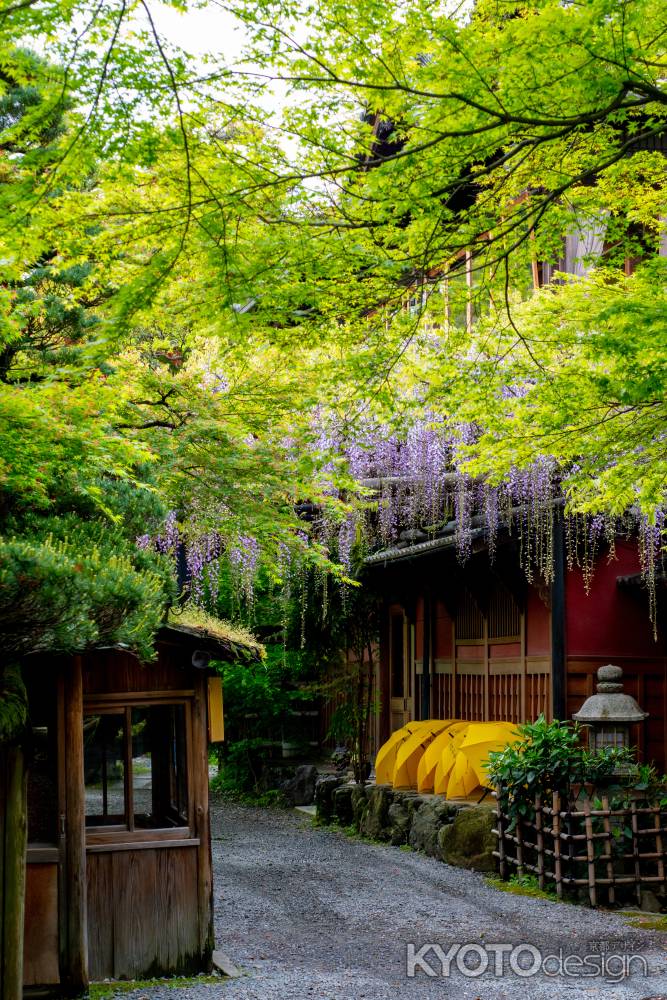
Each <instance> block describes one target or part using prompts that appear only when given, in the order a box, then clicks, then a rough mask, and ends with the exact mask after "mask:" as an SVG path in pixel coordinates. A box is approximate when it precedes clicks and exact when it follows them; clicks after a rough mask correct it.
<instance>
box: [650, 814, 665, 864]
mask: <svg viewBox="0 0 667 1000" xmlns="http://www.w3.org/2000/svg"><path fill="white" fill-rule="evenodd" d="M653 823H654V825H655V853H656V854H657V855H658V878H659V879H660V881H661V882H664V881H665V852H664V849H663V845H662V832H661V829H660V806H656V807H655V812H654V814H653Z"/></svg>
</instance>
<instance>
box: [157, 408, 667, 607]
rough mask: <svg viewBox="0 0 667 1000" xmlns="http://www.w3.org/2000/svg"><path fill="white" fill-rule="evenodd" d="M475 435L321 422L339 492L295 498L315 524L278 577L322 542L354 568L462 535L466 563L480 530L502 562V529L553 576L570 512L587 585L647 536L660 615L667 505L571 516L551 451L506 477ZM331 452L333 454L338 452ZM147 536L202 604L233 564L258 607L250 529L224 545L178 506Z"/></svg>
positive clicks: (530, 562) (240, 585)
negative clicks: (607, 561)
mask: <svg viewBox="0 0 667 1000" xmlns="http://www.w3.org/2000/svg"><path fill="white" fill-rule="evenodd" d="M319 416H321V415H318V417H319ZM475 433H476V431H475V428H474V427H471V426H465V425H452V424H446V423H445V422H444V421H442V420H438V419H435V418H429V419H428V420H423V421H421V422H419V423H415V424H413V425H412V426H411V427H410V428H409V429H407V431H406V432H405V433H404V434H399V433H396V432H395V431H391V430H390V429H388V428H387V427H382V426H375V427H370V426H366V427H363V426H362V427H360V428H357V430H356V432H355V434H354V436H351V435H350V433H349V431H347V432H346V434H345V435H343V434H342V433H340V432H337V431H336V430H335V429H333V430H332V428H331V426H330V425H328V426H326V428H325V429H323V430H319V431H318V434H317V435H316V436H315V437H314V445H313V448H314V450H315V451H317V453H318V455H319V456H320V458H322V457H324V460H323V461H322V462H321V466H320V467H321V469H322V470H323V475H324V477H325V480H326V482H325V485H324V487H323V488H322V490H321V494H323V495H326V496H327V497H328V498H329V499H331V500H333V501H334V502H331V503H329V502H328V503H327V504H321V505H319V506H318V504H317V503H315V504H313V503H312V502H308V503H306V502H304V503H303V504H301V505H299V506H298V507H297V508H296V512H297V513H298V514H301V515H303V512H304V511H306V510H307V511H308V523H307V525H306V524H305V523H304V522H299V521H298V519H295V524H296V525H303V527H301V526H295V532H294V542H295V546H294V551H292V550H291V549H290V547H289V545H286V544H284V543H281V545H280V551H279V552H278V554H277V556H276V554H275V553H274V565H275V566H277V568H278V576H279V577H280V578H282V579H283V580H284V581H287V580H288V578H289V576H290V574H292V575H293V573H294V572H295V567H296V566H298V565H300V564H301V563H300V561H299V560H298V559H296V560H295V559H294V552H296V551H297V550H298V551H301V552H302V551H303V550H304V548H306V547H307V545H308V544H311V545H312V543H313V542H316V543H317V544H318V545H319V546H320V547H321V549H323V550H324V551H325V552H328V553H329V555H330V558H331V559H332V560H333V561H334V562H336V563H338V564H339V565H340V566H342V568H343V570H344V572H345V573H346V574H348V575H350V574H352V572H353V569H354V567H353V562H354V559H355V557H356V556H358V555H359V553H360V552H361V553H362V554H366V555H367V554H369V553H372V552H374V551H378V550H379V551H383V550H387V549H391V548H392V547H394V546H397V545H398V546H401V547H405V546H407V545H411V544H415V543H419V542H422V541H428V540H429V539H435V538H438V537H443V536H452V537H453V540H454V544H455V548H456V552H457V555H458V558H459V560H460V561H461V562H465V561H466V560H467V559H468V558H469V556H470V554H471V551H472V543H473V541H474V540H475V539H476V538H479V537H482V538H483V539H484V543H485V545H486V547H487V550H488V552H489V555H490V558H491V559H492V560H493V558H494V556H495V552H496V546H497V542H498V539H499V536H500V534H501V533H504V534H509V535H511V536H513V537H514V538H516V540H517V546H518V553H519V561H520V564H521V566H522V568H523V570H524V572H525V574H526V576H527V578H528V579H529V580H533V579H535V578H537V579H538V580H540V581H541V582H544V583H546V584H548V583H550V582H551V581H552V579H553V575H554V549H553V526H554V518H555V517H556V516H563V520H564V529H565V540H566V555H567V562H568V566H569V567H570V568H573V567H574V566H578V567H580V568H581V570H582V573H583V579H584V586H585V588H586V590H589V589H590V586H591V583H592V578H593V573H594V567H595V563H596V559H597V558H598V556H599V553H600V549H601V546H603V545H604V546H605V549H606V552H607V553H608V557H609V558H613V557H614V541H615V538H616V536H617V534H618V533H623V534H625V535H628V536H634V537H635V538H636V539H637V540H638V548H639V558H640V563H641V569H642V573H643V576H644V579H645V581H646V584H647V587H648V591H649V595H650V612H651V619H652V620H653V621H654V622H655V582H656V572H657V570H658V569H659V567H660V565H661V560H662V556H663V534H664V529H665V515H664V513H658V515H657V516H656V517H655V519H649V518H648V517H647V516H645V515H643V514H641V513H640V512H639V511H628V512H626V514H625V515H624V516H623V517H622V518H621V517H616V516H612V515H604V514H595V515H589V516H584V515H569V514H564V513H563V511H564V509H565V498H564V487H563V480H562V470H559V469H558V468H557V466H556V464H555V463H554V461H553V460H551V459H549V458H541V459H538V460H537V461H535V462H533V463H532V465H530V466H529V467H527V468H523V469H512V470H511V472H510V473H509V475H507V476H506V477H505V479H504V480H503V481H502V482H500V483H498V484H493V483H491V482H490V481H489V480H487V479H485V478H484V477H473V476H471V475H470V474H469V473H468V472H467V471H466V467H465V448H466V446H468V445H470V444H471V443H474V439H475ZM327 455H331V460H330V461H327V460H326V456H327ZM341 458H342V459H344V464H345V465H346V466H347V476H346V480H345V486H344V487H342V486H338V485H337V483H336V469H340V467H341V463H340V460H341ZM305 499H306V498H304V500H305ZM306 527H307V528H308V531H307V532H306V530H305V528H306ZM138 544H139V545H141V546H143V547H147V546H150V545H154V546H155V547H156V548H157V549H158V550H159V551H161V552H165V553H170V554H172V555H173V556H174V558H175V560H176V563H177V566H178V567H179V573H180V575H181V578H182V579H181V582H182V583H183V582H185V584H186V587H187V590H188V594H189V597H190V598H191V599H193V600H194V601H195V602H197V603H210V604H212V605H213V606H214V605H215V602H216V600H217V597H218V592H219V579H220V572H221V566H222V565H223V563H224V565H225V566H226V568H227V569H228V571H229V575H230V578H231V580H232V584H233V587H234V591H235V594H236V598H237V600H238V602H240V603H243V604H245V606H246V608H252V606H253V602H254V590H255V582H256V578H257V573H258V570H259V568H260V565H261V562H262V555H263V554H262V552H261V550H260V545H259V543H258V541H257V540H256V539H255V538H253V537H252V536H250V535H247V534H244V535H240V536H239V537H238V538H236V539H235V540H233V541H227V543H226V544H225V543H223V539H222V538H221V536H220V535H219V534H217V533H216V532H208V533H204V534H201V533H200V534H197V533H195V532H194V531H192V530H191V529H190V530H188V528H187V526H186V527H182V526H181V527H179V523H178V519H177V516H176V513H175V512H171V513H170V515H169V516H168V517H167V519H166V521H165V524H164V527H163V530H162V532H161V534H160V535H159V536H158V537H157V538H149V537H148V536H142V537H141V538H140V539H138ZM288 590H289V585H288V584H287V583H286V584H285V591H286V592H288Z"/></svg>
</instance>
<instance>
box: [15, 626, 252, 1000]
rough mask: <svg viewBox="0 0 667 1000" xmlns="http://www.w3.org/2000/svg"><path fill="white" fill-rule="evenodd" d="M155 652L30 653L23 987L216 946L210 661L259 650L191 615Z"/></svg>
mask: <svg viewBox="0 0 667 1000" xmlns="http://www.w3.org/2000/svg"><path fill="white" fill-rule="evenodd" d="M156 654H157V657H156V660H155V661H154V662H152V663H149V664H143V663H141V662H140V661H139V660H138V659H137V658H136V657H135V656H134V655H133V654H132V653H130V652H129V651H128V650H125V649H120V648H106V649H96V650H94V651H92V652H90V653H88V654H86V655H83V656H74V657H70V658H62V659H58V660H56V659H54V658H48V659H47V658H44V657H40V658H37V657H34V658H32V660H31V661H29V662H27V663H26V664H25V666H24V679H25V681H26V688H27V691H28V699H29V706H30V732H31V739H32V747H31V748H30V757H31V759H30V764H29V778H28V851H27V879H26V893H25V901H26V906H25V932H24V984H25V987H26V988H30V989H34V988H36V987H39V988H44V987H50V988H52V989H53V992H55V993H57V994H58V995H59V996H62V995H67V994H70V995H73V994H77V993H80V992H81V991H82V990H84V989H85V988H86V986H87V985H88V982H89V981H90V980H100V979H105V978H119V979H123V978H137V977H139V978H141V977H147V976H154V975H163V974H174V973H194V972H200V971H203V970H206V969H207V968H209V967H210V960H211V953H212V950H213V915H212V876H211V847H210V831H209V807H208V744H209V741H215V740H220V739H222V737H223V730H222V725H223V720H222V689H221V682H220V679H219V677H218V676H217V675H216V674H215V672H214V671H212V670H211V669H210V668H209V664H210V661H211V659H216V660H226V661H230V660H239V659H242V660H243V659H246V660H251V659H257V658H258V657H259V655H260V650H259V647H255V646H252V645H250V644H248V643H242V642H238V641H232V640H231V639H230V638H229V637H228V636H226V635H225V634H224V633H222V632H217V631H216V630H211V629H210V628H201V627H192V626H187V625H184V624H176V625H169V626H166V627H164V628H162V629H161V630H160V632H159V634H158V637H157V641H156Z"/></svg>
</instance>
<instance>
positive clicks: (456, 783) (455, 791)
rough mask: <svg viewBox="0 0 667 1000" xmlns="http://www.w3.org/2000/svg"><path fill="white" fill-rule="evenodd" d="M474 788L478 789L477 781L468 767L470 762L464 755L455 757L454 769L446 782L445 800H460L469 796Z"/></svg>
mask: <svg viewBox="0 0 667 1000" xmlns="http://www.w3.org/2000/svg"><path fill="white" fill-rule="evenodd" d="M476 788H479V779H478V777H477V775H476V774H475V772H474V770H473V769H472V767H471V766H470V761H469V760H468V758H467V757H466V755H465V754H464V753H462V752H461V750H460V749H459V752H458V753H457V755H456V760H455V762H454V767H453V768H452V771H451V774H450V775H449V781H448V782H447V798H448V799H460V798H465V796H466V795H470V793H471V792H474V790H475V789H476Z"/></svg>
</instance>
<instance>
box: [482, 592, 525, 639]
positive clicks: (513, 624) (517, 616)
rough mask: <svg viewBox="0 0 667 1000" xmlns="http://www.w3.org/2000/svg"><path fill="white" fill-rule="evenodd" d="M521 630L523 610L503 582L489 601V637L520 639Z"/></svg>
mask: <svg viewBox="0 0 667 1000" xmlns="http://www.w3.org/2000/svg"><path fill="white" fill-rule="evenodd" d="M520 632H521V612H520V610H519V605H518V604H517V603H516V601H515V600H514V598H513V596H512V594H511V593H510V592H509V590H508V589H507V588H506V587H503V586H502V584H500V585H499V586H497V587H496V588H495V589H494V590H493V592H492V594H491V599H490V601H489V639H518V638H519V634H520Z"/></svg>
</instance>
